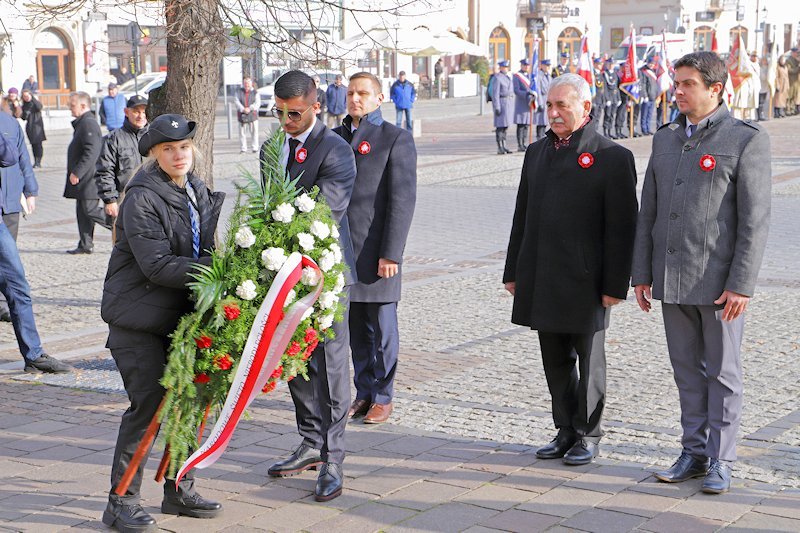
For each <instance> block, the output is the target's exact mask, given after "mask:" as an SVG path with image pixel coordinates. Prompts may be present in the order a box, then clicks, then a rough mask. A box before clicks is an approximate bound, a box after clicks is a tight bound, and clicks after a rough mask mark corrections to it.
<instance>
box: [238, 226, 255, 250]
mask: <svg viewBox="0 0 800 533" xmlns="http://www.w3.org/2000/svg"><path fill="white" fill-rule="evenodd" d="M234 240H235V241H236V245H237V246H239V247H240V248H250V247H251V246H253V245H254V244H255V243H256V236H255V235H253V232H252V231H250V228H249V227H247V226H242V227H241V228H239V231H237V232H236V235H235V236H234Z"/></svg>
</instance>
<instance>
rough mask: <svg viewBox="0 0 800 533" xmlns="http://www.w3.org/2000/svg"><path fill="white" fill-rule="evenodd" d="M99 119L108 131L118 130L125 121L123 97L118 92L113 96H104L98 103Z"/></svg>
mask: <svg viewBox="0 0 800 533" xmlns="http://www.w3.org/2000/svg"><path fill="white" fill-rule="evenodd" d="M100 120H101V121H102V122H103V124H105V125H106V127H107V128H108V131H112V130H118V129H119V128H121V127H122V123H123V122H124V121H125V97H124V96H123V95H121V94H119V93H117V96H115V97H114V98H112V97H110V96H106V97H105V98H103V102H102V104H101V105H100Z"/></svg>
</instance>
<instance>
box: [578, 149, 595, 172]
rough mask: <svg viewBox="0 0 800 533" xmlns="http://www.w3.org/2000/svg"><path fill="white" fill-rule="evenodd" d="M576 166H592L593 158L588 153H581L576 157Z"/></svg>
mask: <svg viewBox="0 0 800 533" xmlns="http://www.w3.org/2000/svg"><path fill="white" fill-rule="evenodd" d="M578 164H579V165H580V166H582V167H583V168H589V167H590V166H592V165H594V156H593V155H592V154H590V153H589V152H583V153H582V154H581V155H579V156H578Z"/></svg>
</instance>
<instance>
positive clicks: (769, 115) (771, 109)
mask: <svg viewBox="0 0 800 533" xmlns="http://www.w3.org/2000/svg"><path fill="white" fill-rule="evenodd" d="M768 103H769V110H768V112H769V114H768V115H767V116H768V117H769V118H771V119H772V118H775V109H773V107H772V91H770V92H769V101H768Z"/></svg>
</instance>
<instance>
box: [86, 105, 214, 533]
mask: <svg viewBox="0 0 800 533" xmlns="http://www.w3.org/2000/svg"><path fill="white" fill-rule="evenodd" d="M195 131H196V125H195V123H194V122H189V121H187V120H186V118H185V117H183V116H182V115H172V114H168V115H161V116H159V117H158V118H156V119H155V120H154V121H153V124H152V126H151V127H150V128H149V129H148V131H147V133H145V134H144V135H143V136H142V137H141V139H139V143H138V150H139V153H140V154H141V155H142V156H147V157H148V159H147V160H146V161H145V163H144V164H143V166H142V167H141V168H140V169H139V170H138V171H137V172H136V174H135V175H134V176H133V177H132V178H131V180H130V182H128V189H127V196H126V198H125V202H123V203H122V205H121V206H120V211H119V218H118V219H117V223H116V226H117V242H116V244H115V245H114V249H113V250H112V251H111V259H110V260H109V262H108V272H107V273H106V278H105V283H104V285H103V299H102V303H101V306H100V313H101V316H102V317H103V320H104V321H105V322H106V323H108V342H107V344H106V347H107V348H109V349H110V350H111V356H112V357H113V358H114V362H115V363H116V364H117V368H118V369H119V372H120V374H121V375H122V381H123V383H124V384H125V391H126V392H127V393H128V399H129V400H130V402H131V405H130V407H129V408H128V410H127V411H125V414H124V415H122V422H121V424H120V427H119V436H118V437H117V445H116V448H115V449H114V462H113V465H112V468H111V491H110V492H109V496H108V505H107V507H106V510H105V512H104V513H103V523H104V524H106V525H107V526H110V527H115V528H117V529H118V530H120V531H142V530H150V529H154V528H155V527H156V522H155V520H154V519H153V517H152V516H150V515H149V514H148V513H147V512H146V511H145V510H144V509H142V506H141V505H140V503H139V501H140V494H139V491H140V488H141V485H142V475H143V472H144V467H145V463H146V462H147V455H148V454H149V450H148V453H147V454H146V455H145V456H144V459H143V460H142V462H141V463H140V464H139V468H138V470H137V471H136V474H135V475H134V477H133V480H132V482H131V484H130V486H129V487H128V490H127V491H126V493H125V494H124V495H122V496H119V495H117V494H116V492H115V491H116V488H117V486H118V485H119V483H120V481H121V479H122V476H123V475H124V474H125V470H126V469H127V467H128V465H129V464H130V462H131V459H132V458H133V454H134V453H135V451H136V448H137V446H138V445H139V442H140V441H141V439H142V436H143V435H144V433H145V431H146V429H147V426H148V424H149V423H150V420H151V419H152V418H153V416H154V415H155V413H156V411H157V410H158V406H159V404H160V403H161V399H162V398H163V397H164V393H165V390H164V388H163V387H162V386H161V383H160V380H161V378H162V376H163V375H164V367H165V365H166V362H167V352H168V348H169V344H170V339H169V334H170V333H172V331H173V330H174V329H175V327H176V326H177V325H178V320H179V319H180V318H181V316H183V315H184V314H185V313H186V312H188V311H191V309H192V301H191V299H190V297H189V296H190V291H189V289H188V288H187V286H186V284H187V283H189V282H191V281H192V277H191V276H190V274H191V273H192V272H193V271H194V270H195V267H196V266H197V265H198V264H202V265H209V264H211V257H210V251H209V250H211V249H213V248H214V234H215V232H216V228H217V221H218V219H219V213H220V209H221V208H222V201H223V199H224V197H225V194H224V193H221V192H211V191H210V190H209V189H208V187H206V184H205V183H204V182H203V180H202V179H201V178H200V177H198V176H196V175H195V174H193V173H192V166H193V162H194V157H195V156H194V154H195V147H194V144H193V142H192V138H193V137H194V134H195ZM187 478H188V479H187ZM221 509H222V506H221V505H220V504H219V503H217V502H213V501H210V500H206V499H204V498H203V497H201V496H200V495H199V494H198V493H197V492H196V490H195V488H194V476H193V475H192V474H191V473H190V474H189V475H188V476H187V477H186V478H183V479H182V480H181V482H180V484H179V485H178V487H177V488H176V487H175V481H174V480H169V479H167V480H166V481H165V483H164V499H163V501H162V503H161V512H162V513H164V514H172V515H185V516H192V517H197V518H213V517H214V516H217V515H218V514H219V513H220V511H221Z"/></svg>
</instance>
